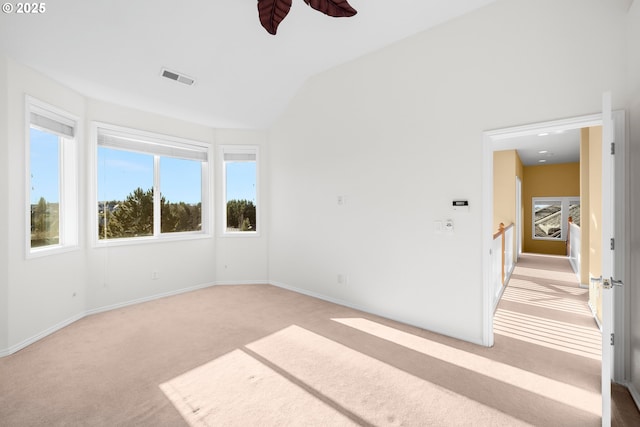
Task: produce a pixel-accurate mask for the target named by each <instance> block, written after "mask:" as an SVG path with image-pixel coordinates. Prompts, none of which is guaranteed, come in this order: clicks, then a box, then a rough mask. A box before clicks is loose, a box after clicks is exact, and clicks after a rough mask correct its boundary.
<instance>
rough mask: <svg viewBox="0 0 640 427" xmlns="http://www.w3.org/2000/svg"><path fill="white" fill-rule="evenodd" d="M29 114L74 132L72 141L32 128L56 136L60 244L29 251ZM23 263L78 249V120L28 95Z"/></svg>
mask: <svg viewBox="0 0 640 427" xmlns="http://www.w3.org/2000/svg"><path fill="white" fill-rule="evenodd" d="M32 114H37V115H38V116H42V117H45V118H46V119H49V120H53V121H55V122H57V123H59V124H61V125H63V126H68V127H71V128H72V129H73V137H69V136H63V135H62V134H60V133H56V132H55V131H53V130H51V129H47V128H46V127H43V126H38V125H37V124H35V125H34V127H35V128H36V129H39V130H42V131H44V132H48V133H51V134H57V135H58V138H59V139H58V144H59V145H58V147H59V157H58V179H59V200H58V224H59V230H58V231H59V232H58V235H59V241H58V243H57V244H55V245H47V246H39V247H36V248H32V247H31V127H32V124H33V123H32V119H31V116H32ZM24 124H25V125H24V132H25V136H24V141H25V202H26V203H25V205H26V206H25V251H24V252H25V259H30V258H38V257H44V256H50V255H55V254H60V253H64V252H70V251H75V250H78V249H80V239H79V230H80V224H79V223H80V213H79V186H78V182H79V162H78V159H79V153H78V150H79V145H80V142H79V139H80V135H82V134H83V133H82V122H81V121H80V118H79V117H78V116H76V115H74V114H71V113H69V112H68V111H65V110H63V109H61V108H58V107H56V106H53V105H51V104H48V103H46V102H44V101H41V100H39V99H37V98H34V97H32V96H30V95H25V116H24Z"/></svg>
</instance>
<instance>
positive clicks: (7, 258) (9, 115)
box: [0, 56, 268, 356]
mask: <svg viewBox="0 0 640 427" xmlns="http://www.w3.org/2000/svg"><path fill="white" fill-rule="evenodd" d="M0 83H1V85H0V100H2V101H3V102H2V103H0V130H2V133H0V177H1V179H0V199H1V200H7V201H8V203H2V204H1V205H0V242H2V243H1V244H0V356H2V355H5V354H8V353H11V352H14V351H16V350H17V349H19V348H21V347H23V346H24V345H25V344H28V343H30V342H33V341H34V340H36V339H38V338H40V337H42V336H44V335H46V334H48V333H50V332H52V331H54V330H56V329H57V328H59V327H61V326H63V325H65V324H67V323H69V322H71V321H73V320H76V319H78V318H80V317H82V316H84V315H86V314H87V313H92V312H97V311H101V310H104V309H108V308H113V307H117V306H120V305H125V304H129V303H132V302H136V301H142V300H148V299H151V298H154V297H157V296H160V295H165V294H172V293H176V292H181V291H184V290H187V289H192V288H197V287H202V286H210V285H213V284H215V283H265V282H267V281H268V271H267V254H266V246H267V244H266V242H267V236H268V233H267V232H266V231H265V232H263V233H261V235H260V237H258V238H253V239H252V238H239V239H228V238H222V237H218V238H215V237H214V236H215V235H216V233H215V226H216V224H217V222H218V221H219V220H220V218H218V215H217V214H216V215H214V213H212V217H214V221H213V222H214V223H213V226H212V230H211V234H210V236H209V237H207V238H202V239H196V240H182V241H166V242H161V243H147V244H136V245H127V246H112V247H108V248H104V247H94V245H93V239H92V238H91V235H90V231H89V230H91V229H92V228H91V222H92V221H93V218H92V215H93V210H92V204H93V201H92V197H91V193H92V188H91V185H92V184H91V183H92V182H93V178H92V177H93V176H94V175H93V174H94V172H93V170H92V167H91V166H90V165H91V164H92V158H91V156H92V155H93V151H92V150H91V149H90V144H91V143H92V141H91V137H92V135H91V123H92V122H93V121H99V122H105V123H111V124H115V125H119V126H125V127H130V128H134V129H140V130H144V131H150V132H156V133H160V134H165V135H171V136H175V137H179V138H185V139H191V140H196V141H202V142H205V143H209V144H211V146H212V147H214V145H215V144H216V139H219V143H218V145H220V144H255V145H259V146H260V147H261V150H263V152H264V153H265V155H266V152H267V150H266V146H265V141H266V136H265V132H259V131H235V130H214V129H211V128H209V127H206V126H202V125H196V124H191V123H187V122H184V121H180V120H175V119H171V118H167V117H162V116H158V115H155V114H151V113H146V112H142V111H138V110H133V109H130V108H125V107H122V106H117V105H113V104H108V103H104V102H100V101H96V100H92V99H86V98H85V97H83V96H82V95H80V94H78V93H75V92H73V91H71V90H69V89H68V88H66V87H63V86H61V85H59V84H57V83H56V82H54V81H53V80H51V79H49V78H47V77H46V76H43V75H42V74H40V73H38V72H35V71H34V70H32V69H30V68H28V67H25V66H22V65H20V64H18V63H16V62H14V61H12V60H10V59H7V58H6V57H4V56H2V57H0ZM5 92H6V96H5ZM25 93H26V94H29V95H31V96H33V97H35V98H37V99H40V100H42V101H45V102H47V103H49V104H51V105H53V106H56V107H58V108H61V109H63V110H66V111H68V112H69V113H72V114H74V115H76V116H78V117H79V118H80V121H81V124H82V126H83V128H84V132H83V133H81V134H80V137H79V138H80V139H79V144H78V146H79V148H80V153H79V158H80V159H81V161H80V171H79V173H80V179H79V182H80V200H79V205H80V218H81V220H80V224H79V227H80V236H79V238H80V248H79V249H78V250H76V251H73V252H68V253H62V254H56V255H51V256H46V257H40V258H33V259H25V255H24V254H25V245H26V242H25V231H24V230H26V227H27V224H26V223H25V221H26V220H25V215H24V209H25V206H26V200H25V198H26V189H25V166H26V161H25V143H26V138H25V134H24V133H25V125H24V123H25V118H24V111H25ZM5 100H6V102H4V101H5ZM5 129H6V132H5ZM9 142H11V143H9ZM212 151H213V154H214V158H213V159H212V162H211V167H212V168H213V170H212V177H214V178H215V177H216V174H217V167H216V165H217V163H216V162H217V159H216V157H215V156H216V152H215V150H212ZM265 160H266V156H265ZM262 166H263V168H262V170H261V178H262V182H261V184H262V193H261V196H262V197H263V198H267V197H268V182H267V181H268V180H267V178H268V177H267V174H266V170H267V169H266V163H265V164H263V165H262ZM213 181H214V184H213V189H214V191H215V195H214V202H215V204H216V205H218V204H219V202H221V200H222V199H221V195H220V193H219V192H218V187H219V185H218V182H217V179H214V180H213ZM264 206H265V210H267V207H268V203H266V202H265V204H264ZM267 219H268V215H266V212H265V215H264V217H263V220H264V221H265V224H266V220H267ZM9 249H11V250H10V251H9ZM218 254H221V256H220V258H218ZM225 265H226V266H227V268H226V269H223V270H222V272H221V273H220V275H219V276H217V275H216V274H217V272H216V270H217V266H225ZM154 271H155V272H158V273H159V279H157V280H152V278H151V273H152V272H154Z"/></svg>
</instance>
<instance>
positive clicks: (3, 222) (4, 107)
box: [0, 55, 9, 352]
mask: <svg viewBox="0 0 640 427" xmlns="http://www.w3.org/2000/svg"><path fill="white" fill-rule="evenodd" d="M7 67H8V63H7V58H6V57H4V56H3V55H0V200H3V202H2V203H0V352H1V351H2V350H3V349H5V348H7V347H8V344H7V343H8V334H9V311H8V309H9V305H8V295H9V258H8V257H9V218H8V217H9V203H5V202H4V201H6V200H9V154H8V152H9V130H8V124H7V120H8V114H9V102H8V85H7V75H8V74H7V72H8V69H7Z"/></svg>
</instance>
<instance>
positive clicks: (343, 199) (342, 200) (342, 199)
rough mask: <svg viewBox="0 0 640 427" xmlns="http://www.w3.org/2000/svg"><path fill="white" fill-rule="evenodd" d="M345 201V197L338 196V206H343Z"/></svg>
mask: <svg viewBox="0 0 640 427" xmlns="http://www.w3.org/2000/svg"><path fill="white" fill-rule="evenodd" d="M346 202H347V198H346V197H345V196H338V206H344V204H345V203H346Z"/></svg>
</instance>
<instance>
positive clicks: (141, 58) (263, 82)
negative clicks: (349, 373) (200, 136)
mask: <svg viewBox="0 0 640 427" xmlns="http://www.w3.org/2000/svg"><path fill="white" fill-rule="evenodd" d="M493 1H495V0H455V1H452V0H386V1H381V0H350V4H351V5H352V6H353V7H354V8H355V9H357V10H358V14H357V15H356V16H354V17H352V18H339V19H336V18H330V17H328V16H325V15H323V14H321V13H320V12H317V11H315V10H313V9H311V8H310V7H308V6H307V5H306V4H305V3H304V1H303V0H293V6H292V8H291V11H290V13H289V15H288V16H287V17H286V18H285V20H284V21H283V22H282V23H281V24H280V27H279V28H278V34H277V35H276V36H271V35H270V34H268V33H267V32H266V31H265V30H264V29H263V28H262V27H261V26H260V22H259V20H258V12H257V2H256V0H186V1H177V0H172V1H169V0H146V1H144V0H140V1H133V0H102V1H100V0H54V1H49V2H46V3H45V5H46V11H45V12H44V13H43V14H40V15H18V14H15V13H12V14H5V13H2V14H0V52H3V53H5V54H6V55H8V56H9V57H11V58H13V59H14V60H16V61H18V62H20V63H23V64H26V65H28V66H30V67H32V68H34V69H36V70H39V71H41V72H42V73H44V74H46V75H48V76H50V77H52V78H53V79H55V80H58V81H59V82H61V83H63V84H64V85H66V86H68V87H70V88H72V89H75V90H76V91H79V92H80V93H82V94H84V95H86V96H88V97H91V98H95V99H99V100H104V101H108V102H113V103H117V104H122V105H127V106H130V107H134V108H138V109H142V110H146V111H152V112H156V113H159V114H163V115H167V116H171V117H176V118H180V119H184V120H188V121H191V122H196V123H202V124H206V125H209V126H212V127H238V128H264V127H267V126H269V125H270V124H271V123H272V122H273V120H274V119H275V118H276V117H277V116H278V115H279V114H280V113H281V112H282V110H283V109H284V108H285V106H286V105H287V103H288V102H289V100H290V99H291V97H292V96H293V95H294V94H295V92H296V91H297V90H298V88H299V87H300V86H301V85H302V84H303V83H304V82H305V80H306V79H308V78H309V77H310V76H313V75H315V74H317V73H319V72H321V71H323V70H326V69H328V68H330V67H333V66H335V65H338V64H340V63H344V62H346V61H349V60H352V59H354V58H356V57H358V56H361V55H364V54H366V53H367V52H371V51H373V50H376V49H379V48H381V47H383V46H386V45H389V44H391V43H393V42H395V41H397V40H400V39H403V38H405V37H407V36H410V35H412V34H415V33H418V32H421V31H423V30H426V29H428V28H430V27H433V26H435V25H438V24H440V23H442V22H445V21H447V20H450V19H452V18H455V17H457V16H460V15H462V14H465V13H467V12H469V11H471V10H474V9H477V8H479V7H482V6H484V5H487V4H489V3H492V2H493ZM14 3H15V2H14ZM162 67H167V68H169V69H171V70H173V71H178V72H181V73H184V74H186V75H188V76H190V77H193V78H195V79H196V83H195V85H193V86H191V87H189V86H185V85H181V84H178V83H176V82H174V81H171V80H167V79H164V78H161V77H160V72H161V68H162Z"/></svg>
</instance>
